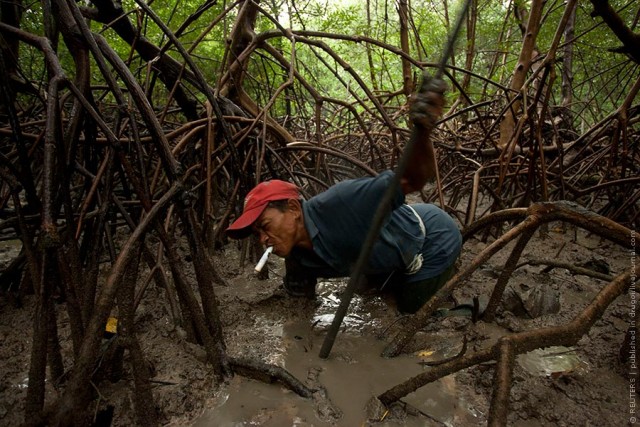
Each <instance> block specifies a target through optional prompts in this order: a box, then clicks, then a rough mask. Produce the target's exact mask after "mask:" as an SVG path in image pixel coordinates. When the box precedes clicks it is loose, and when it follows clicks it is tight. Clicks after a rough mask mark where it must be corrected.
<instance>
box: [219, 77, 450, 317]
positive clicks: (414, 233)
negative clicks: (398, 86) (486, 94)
mask: <svg viewBox="0 0 640 427" xmlns="http://www.w3.org/2000/svg"><path fill="white" fill-rule="evenodd" d="M425 86H426V88H427V89H426V90H425V91H424V92H422V93H418V94H417V95H416V98H415V100H414V102H413V103H412V106H411V120H412V122H413V125H414V127H415V130H414V131H415V132H416V136H417V138H416V142H415V145H414V154H413V156H412V158H411V160H410V161H409V164H408V166H407V170H406V172H405V173H404V175H403V176H402V177H401V179H400V184H399V186H398V187H397V189H396V194H395V197H394V199H393V201H392V206H391V213H390V215H389V216H388V217H387V219H386V220H385V223H384V225H383V227H382V229H381V231H380V235H379V237H378V240H377V241H376V243H375V244H374V247H373V250H372V253H371V257H370V260H369V263H368V266H367V269H366V272H365V274H366V275H367V278H368V279H369V281H370V282H373V283H374V285H371V286H375V287H376V289H378V290H381V291H390V292H392V293H393V294H395V296H396V301H397V306H398V310H399V311H400V312H403V313H414V312H416V311H417V310H418V309H419V308H420V307H421V306H422V305H423V304H424V303H425V302H426V301H428V300H429V298H431V297H432V296H433V295H434V294H435V293H436V292H437V290H438V289H440V288H441V287H442V286H443V285H444V284H445V283H446V281H447V280H448V279H449V278H450V277H451V275H452V274H453V270H454V264H455V261H456V259H457V257H458V255H459V253H460V247H461V245H462V236H461V235H460V231H459V230H458V228H457V227H456V225H455V223H454V221H453V220H452V219H451V217H449V215H447V214H446V213H445V212H443V211H442V210H441V209H439V208H438V207H436V206H434V205H431V204H425V203H419V204H415V205H407V204H405V195H406V194H409V193H411V192H413V191H419V190H421V189H422V187H423V186H424V185H425V183H426V182H427V181H428V180H430V179H433V178H434V176H435V158H434V154H433V146H432V143H431V141H430V140H429V137H428V135H429V129H431V128H433V125H434V123H435V121H436V119H437V117H439V116H440V114H441V113H442V106H443V104H444V97H443V92H444V84H443V83H442V82H441V81H431V82H429V83H428V84H427V85H425ZM393 176H394V175H393V172H392V171H385V172H382V173H381V174H380V175H378V176H376V177H366V178H358V179H354V180H348V181H343V182H340V183H338V184H336V185H334V186H333V187H331V188H329V189H328V190H327V191H325V192H323V193H321V194H318V195H317V196H315V197H312V198H311V199H310V200H308V201H304V200H302V199H301V197H300V194H299V192H298V188H297V187H296V186H295V185H294V184H291V183H288V182H285V181H280V180H272V181H265V182H262V183H260V184H258V185H257V186H256V187H255V188H254V189H252V190H251V191H250V192H249V194H247V197H246V199H245V206H244V211H243V213H242V215H241V216H240V217H239V218H238V219H237V220H236V221H235V222H234V223H233V224H231V226H229V228H228V229H227V234H228V235H229V237H231V238H244V237H247V236H249V235H250V234H251V233H252V232H255V233H257V234H258V235H259V236H260V242H261V243H263V244H264V245H266V246H273V253H275V254H276V255H279V256H281V257H285V265H286V270H287V271H286V275H285V280H284V287H285V289H286V290H287V291H288V292H289V293H290V294H293V295H298V296H303V295H304V296H313V295H314V293H315V284H316V279H317V278H318V277H345V276H348V275H349V274H350V273H351V270H352V268H353V266H354V264H355V262H356V260H357V258H358V255H359V253H360V250H361V246H362V244H363V242H364V240H365V238H366V235H367V232H368V230H369V227H370V225H371V222H372V220H373V216H374V214H375V212H376V210H377V208H378V205H379V203H380V200H381V199H382V196H383V194H384V192H385V190H386V188H387V187H389V185H391V183H392V181H393Z"/></svg>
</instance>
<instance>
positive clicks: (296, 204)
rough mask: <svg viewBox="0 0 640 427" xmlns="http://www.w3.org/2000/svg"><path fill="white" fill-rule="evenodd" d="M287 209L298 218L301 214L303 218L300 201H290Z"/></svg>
mask: <svg viewBox="0 0 640 427" xmlns="http://www.w3.org/2000/svg"><path fill="white" fill-rule="evenodd" d="M287 207H288V208H289V210H290V211H291V212H293V214H294V215H296V216H297V215H298V214H299V215H300V216H302V204H301V203H300V200H298V199H289V200H288V201H287Z"/></svg>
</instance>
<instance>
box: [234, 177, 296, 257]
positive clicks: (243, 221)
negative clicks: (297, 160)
mask: <svg viewBox="0 0 640 427" xmlns="http://www.w3.org/2000/svg"><path fill="white" fill-rule="evenodd" d="M252 232H255V233H257V234H258V235H259V236H260V242H261V243H262V244H264V245H266V246H273V252H274V253H275V254H276V255H279V256H287V255H289V253H290V252H291V249H292V248H293V247H294V246H296V245H298V244H300V243H301V242H302V241H304V240H306V239H307V234H306V230H305V228H304V220H303V215H302V204H301V202H300V193H299V192H298V187H296V186H295V185H293V184H291V183H289V182H286V181H280V180H276V179H274V180H271V181H265V182H261V183H260V184H258V185H257V186H256V187H255V188H254V189H253V190H251V191H250V192H249V194H247V197H246V198H245V200H244V210H243V212H242V215H240V217H239V218H238V219H236V220H235V221H234V222H233V224H231V225H230V226H229V228H227V235H228V236H229V237H231V238H234V239H242V238H244V237H247V236H249V235H250V234H251V233H252Z"/></svg>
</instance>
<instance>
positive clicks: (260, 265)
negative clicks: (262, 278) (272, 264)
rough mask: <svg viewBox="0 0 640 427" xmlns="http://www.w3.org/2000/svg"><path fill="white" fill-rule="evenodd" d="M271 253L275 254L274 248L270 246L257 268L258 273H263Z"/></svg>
mask: <svg viewBox="0 0 640 427" xmlns="http://www.w3.org/2000/svg"><path fill="white" fill-rule="evenodd" d="M271 252H273V246H269V247H268V248H267V250H266V251H264V254H263V255H262V258H260V261H258V264H257V265H256V268H255V270H256V273H260V272H261V271H262V268H263V267H264V265H265V264H266V263H267V259H269V254H270V253H271Z"/></svg>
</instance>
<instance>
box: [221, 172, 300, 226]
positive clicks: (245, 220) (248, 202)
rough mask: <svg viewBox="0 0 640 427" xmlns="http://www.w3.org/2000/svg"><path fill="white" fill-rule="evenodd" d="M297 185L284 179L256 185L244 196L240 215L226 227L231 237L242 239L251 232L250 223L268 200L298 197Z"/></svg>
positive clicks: (258, 214) (257, 216)
mask: <svg viewBox="0 0 640 427" xmlns="http://www.w3.org/2000/svg"><path fill="white" fill-rule="evenodd" d="M299 197H300V193H299V192H298V187H296V186H295V185H294V184H292V183H290V182H286V181H280V180H279V179H272V180H271V181H264V182H261V183H260V184H258V185H256V186H255V187H254V188H253V190H251V191H249V194H247V197H245V198H244V209H243V211H242V215H240V217H239V218H238V219H236V220H235V221H234V222H233V224H231V225H230V226H229V228H227V230H226V231H227V235H228V236H229V237H231V238H232V239H243V238H245V237H247V236H248V235H249V234H251V229H250V228H249V227H251V225H252V224H253V223H254V222H256V220H257V219H258V218H259V217H260V215H262V212H264V210H265V209H266V208H267V205H268V204H269V202H273V201H275V200H289V199H298V198H299Z"/></svg>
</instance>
